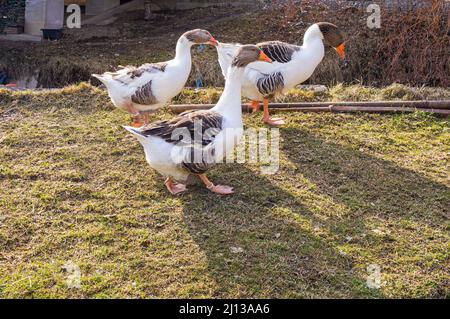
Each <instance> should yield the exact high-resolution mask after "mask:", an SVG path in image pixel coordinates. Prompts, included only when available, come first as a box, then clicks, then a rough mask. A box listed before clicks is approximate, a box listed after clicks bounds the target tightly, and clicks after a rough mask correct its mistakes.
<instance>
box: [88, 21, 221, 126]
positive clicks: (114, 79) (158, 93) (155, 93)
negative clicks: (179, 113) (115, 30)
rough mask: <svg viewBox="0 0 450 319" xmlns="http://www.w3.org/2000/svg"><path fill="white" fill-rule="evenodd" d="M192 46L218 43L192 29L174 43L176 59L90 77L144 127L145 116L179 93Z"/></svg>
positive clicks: (135, 122)
mask: <svg viewBox="0 0 450 319" xmlns="http://www.w3.org/2000/svg"><path fill="white" fill-rule="evenodd" d="M195 44H211V45H217V44H218V42H217V40H216V39H215V38H214V37H213V36H212V35H211V33H209V32H208V31H206V30H202V29H195V30H191V31H188V32H186V33H184V34H183V35H182V36H181V37H180V38H179V39H178V41H177V45H176V53H175V58H174V59H172V60H170V61H166V62H158V63H146V64H143V65H141V66H140V67H135V66H126V67H123V68H122V69H120V70H118V71H116V72H105V73H103V74H101V75H99V74H92V76H93V77H95V78H97V79H99V80H100V81H101V82H102V83H103V84H104V85H105V86H106V88H107V90H108V94H109V97H110V98H111V101H112V103H113V104H114V105H115V106H116V107H118V108H121V109H124V110H126V111H128V112H129V113H131V114H132V115H133V116H134V125H135V126H140V125H141V123H140V120H141V115H143V117H144V124H147V123H148V114H149V113H151V112H154V111H156V110H157V109H159V108H161V107H162V106H164V105H165V104H166V103H167V102H168V101H169V100H170V99H172V98H173V97H174V96H175V95H177V94H178V93H180V92H181V90H182V89H183V87H184V85H185V84H186V81H187V79H188V77H189V73H190V72H191V47H192V46H193V45H195Z"/></svg>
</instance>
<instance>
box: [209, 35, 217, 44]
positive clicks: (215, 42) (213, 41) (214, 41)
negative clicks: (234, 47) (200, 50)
mask: <svg viewBox="0 0 450 319" xmlns="http://www.w3.org/2000/svg"><path fill="white" fill-rule="evenodd" d="M209 43H211V44H212V45H214V46H218V45H219V41H217V40H216V39H215V38H214V37H213V36H211V39H209Z"/></svg>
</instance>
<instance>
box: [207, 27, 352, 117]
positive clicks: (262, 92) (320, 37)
mask: <svg viewBox="0 0 450 319" xmlns="http://www.w3.org/2000/svg"><path fill="white" fill-rule="evenodd" d="M325 45H329V46H331V47H333V48H335V50H336V52H337V53H338V54H339V56H340V57H341V58H345V44H344V36H343V34H342V32H341V31H340V30H339V28H338V27H337V26H335V25H334V24H331V23H328V22H319V23H316V24H313V25H312V26H310V27H309V28H308V30H307V31H306V33H305V35H304V38H303V45H302V46H298V45H293V44H289V43H285V42H280V41H269V42H262V43H258V44H257V46H258V47H260V48H261V49H262V50H263V52H264V53H265V54H266V55H267V56H268V57H269V58H270V59H272V60H273V61H274V62H273V63H271V64H265V63H259V62H255V63H251V64H250V65H248V66H247V67H246V69H245V75H244V79H243V81H242V95H243V96H245V97H246V98H248V99H250V100H252V103H251V105H252V107H253V109H254V110H255V111H256V110H258V108H259V104H260V102H263V105H264V116H263V121H264V122H265V123H267V124H269V125H282V124H284V120H283V119H281V118H271V117H270V116H269V99H272V98H274V97H275V96H277V95H279V94H284V93H286V92H287V91H289V90H290V89H292V88H293V87H295V86H296V85H298V84H300V83H303V82H304V81H306V80H307V79H308V78H309V77H310V76H311V75H312V74H313V72H314V70H315V69H316V67H317V66H318V65H319V64H320V62H321V61H322V59H323V57H324V55H325V47H324V46H325ZM240 46H241V45H240V44H230V43H220V42H219V45H218V46H216V49H217V52H218V57H219V58H218V60H219V64H220V67H221V69H222V73H223V75H224V77H225V78H226V73H225V70H227V67H228V66H229V65H230V63H231V57H232V55H233V53H234V52H235V51H236V50H237V49H238V48H239V47H240Z"/></svg>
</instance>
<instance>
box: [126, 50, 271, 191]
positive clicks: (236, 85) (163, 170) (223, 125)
mask: <svg viewBox="0 0 450 319" xmlns="http://www.w3.org/2000/svg"><path fill="white" fill-rule="evenodd" d="M257 60H261V61H265V62H271V59H270V58H268V57H267V55H266V54H264V52H263V51H262V50H261V49H260V48H258V47H257V46H255V45H243V46H241V47H240V48H239V49H238V50H237V52H236V54H235V56H234V58H233V60H232V62H231V63H230V66H229V68H228V71H227V80H226V82H225V88H224V91H223V93H222V95H221V97H220V99H219V101H218V102H217V104H216V105H215V106H214V107H213V108H211V109H209V110H194V111H186V112H183V113H181V114H179V115H178V116H176V117H174V118H172V119H171V120H165V121H157V122H153V123H150V124H148V125H145V126H142V127H139V128H135V127H132V126H124V128H125V129H126V130H128V131H129V132H130V133H131V134H133V135H134V136H135V137H136V138H137V140H138V141H139V142H140V143H141V144H142V146H143V148H144V152H145V157H146V160H147V162H148V164H149V165H150V166H151V167H152V168H153V169H155V170H156V171H158V172H159V173H160V174H162V175H163V176H165V177H166V180H165V182H164V184H165V186H166V187H167V189H168V190H169V191H170V192H171V193H172V194H174V195H176V194H179V193H181V192H184V191H186V189H187V188H186V185H185V184H186V183H187V181H188V179H189V178H190V177H191V176H195V175H196V176H198V177H199V178H200V180H201V181H202V182H203V183H204V184H205V186H206V188H207V189H208V190H210V191H212V192H214V193H218V194H222V195H228V194H232V193H233V192H234V191H233V188H232V187H230V186H226V185H214V184H213V183H212V182H211V181H210V180H209V179H208V177H207V176H206V174H205V173H206V171H207V170H208V169H210V168H211V167H212V166H213V165H214V164H216V163H219V162H222V161H223V158H224V157H225V156H226V154H229V153H230V152H232V150H233V149H234V146H235V145H236V143H237V142H238V141H239V140H240V139H241V137H242V134H243V123H242V109H241V85H242V83H241V81H242V78H243V74H244V69H245V66H246V65H248V64H249V63H251V62H254V61H257ZM192 141H193V142H192Z"/></svg>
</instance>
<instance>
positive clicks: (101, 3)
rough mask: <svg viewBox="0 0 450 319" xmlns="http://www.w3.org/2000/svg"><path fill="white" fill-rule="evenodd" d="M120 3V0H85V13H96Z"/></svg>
mask: <svg viewBox="0 0 450 319" xmlns="http://www.w3.org/2000/svg"><path fill="white" fill-rule="evenodd" d="M119 5H120V0H87V1H86V15H97V14H100V13H102V12H104V11H106V10H109V9H112V8H114V7H117V6H119Z"/></svg>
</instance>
